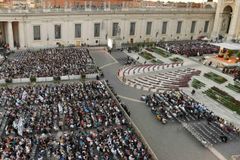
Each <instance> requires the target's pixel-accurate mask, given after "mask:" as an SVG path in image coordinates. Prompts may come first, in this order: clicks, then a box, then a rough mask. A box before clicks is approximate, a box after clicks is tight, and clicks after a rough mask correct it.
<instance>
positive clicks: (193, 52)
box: [157, 41, 220, 56]
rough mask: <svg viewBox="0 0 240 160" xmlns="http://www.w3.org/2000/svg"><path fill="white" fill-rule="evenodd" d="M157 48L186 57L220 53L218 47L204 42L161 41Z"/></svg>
mask: <svg viewBox="0 0 240 160" xmlns="http://www.w3.org/2000/svg"><path fill="white" fill-rule="evenodd" d="M157 46H159V47H161V48H164V49H166V50H167V51H169V52H170V53H174V54H180V55H186V56H201V55H204V54H213V53H218V52H219V49H220V48H219V47H218V46H214V45H211V44H209V43H207V42H204V41H169V42H167V41H166V42H162V41H161V42H159V43H158V44H157Z"/></svg>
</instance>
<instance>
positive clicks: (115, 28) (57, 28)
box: [33, 21, 209, 40]
mask: <svg viewBox="0 0 240 160" xmlns="http://www.w3.org/2000/svg"><path fill="white" fill-rule="evenodd" d="M182 23H183V22H182V21H178V22H177V30H176V33H177V34H180V33H181V30H182ZM196 24H197V21H192V24H191V29H190V33H194V32H195V28H196ZM208 26H209V21H205V24H204V33H207V32H208ZM81 28H82V27H81V24H75V38H81ZM135 28H136V22H130V32H129V35H130V36H134V35H135ZM167 28H168V22H167V21H165V22H163V23H162V32H161V33H162V34H166V33H167ZM54 32H55V39H61V38H62V31H61V25H60V24H57V25H54ZM119 32H120V31H119V23H113V25H112V36H113V37H114V36H117V34H118V33H119ZM151 32H152V22H147V27H146V35H151ZM156 36H157V35H156ZM94 37H100V23H95V24H94ZM33 39H34V40H41V29H40V25H34V26H33Z"/></svg>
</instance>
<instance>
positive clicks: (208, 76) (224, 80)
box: [204, 72, 227, 84]
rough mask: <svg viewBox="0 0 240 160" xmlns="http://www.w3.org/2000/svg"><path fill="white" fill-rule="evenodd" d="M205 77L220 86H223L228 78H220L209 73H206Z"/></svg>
mask: <svg viewBox="0 0 240 160" xmlns="http://www.w3.org/2000/svg"><path fill="white" fill-rule="evenodd" d="M204 77H206V78H208V79H211V80H212V81H214V82H216V83H219V84H222V83H224V82H226V81H227V79H226V78H224V77H222V76H219V75H217V74H215V73H213V72H208V73H205V74H204Z"/></svg>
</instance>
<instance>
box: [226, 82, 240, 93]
mask: <svg viewBox="0 0 240 160" xmlns="http://www.w3.org/2000/svg"><path fill="white" fill-rule="evenodd" d="M226 87H227V88H229V89H231V90H233V91H235V92H237V93H240V86H239V85H237V84H231V83H229V84H228V85H227V86H226Z"/></svg>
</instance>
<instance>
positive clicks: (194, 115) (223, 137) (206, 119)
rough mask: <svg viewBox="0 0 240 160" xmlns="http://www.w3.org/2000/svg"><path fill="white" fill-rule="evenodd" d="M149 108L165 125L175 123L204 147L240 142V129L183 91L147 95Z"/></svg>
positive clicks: (146, 100)
mask: <svg viewBox="0 0 240 160" xmlns="http://www.w3.org/2000/svg"><path fill="white" fill-rule="evenodd" d="M145 102H146V104H147V106H149V107H150V108H151V112H152V113H153V115H154V116H155V117H156V119H157V120H159V121H161V122H162V123H163V124H166V123H167V122H172V121H176V122H179V123H181V124H182V125H183V127H184V128H186V129H187V130H188V131H189V132H190V133H192V135H194V136H195V137H196V138H197V139H198V140H199V141H201V142H202V143H203V144H208V145H209V144H211V145H212V144H218V143H222V142H227V141H231V140H236V139H239V136H240V128H237V127H235V126H234V125H233V124H232V123H229V122H227V121H226V120H224V119H222V118H220V117H219V116H217V115H215V114H214V113H213V112H212V111H210V110H209V109H207V107H206V106H205V105H204V104H201V103H199V102H197V101H195V100H194V99H192V98H190V97H189V96H187V95H186V94H185V93H184V92H182V91H180V90H177V91H176V90H169V91H165V92H163V93H156V94H153V95H148V96H146V98H145Z"/></svg>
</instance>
